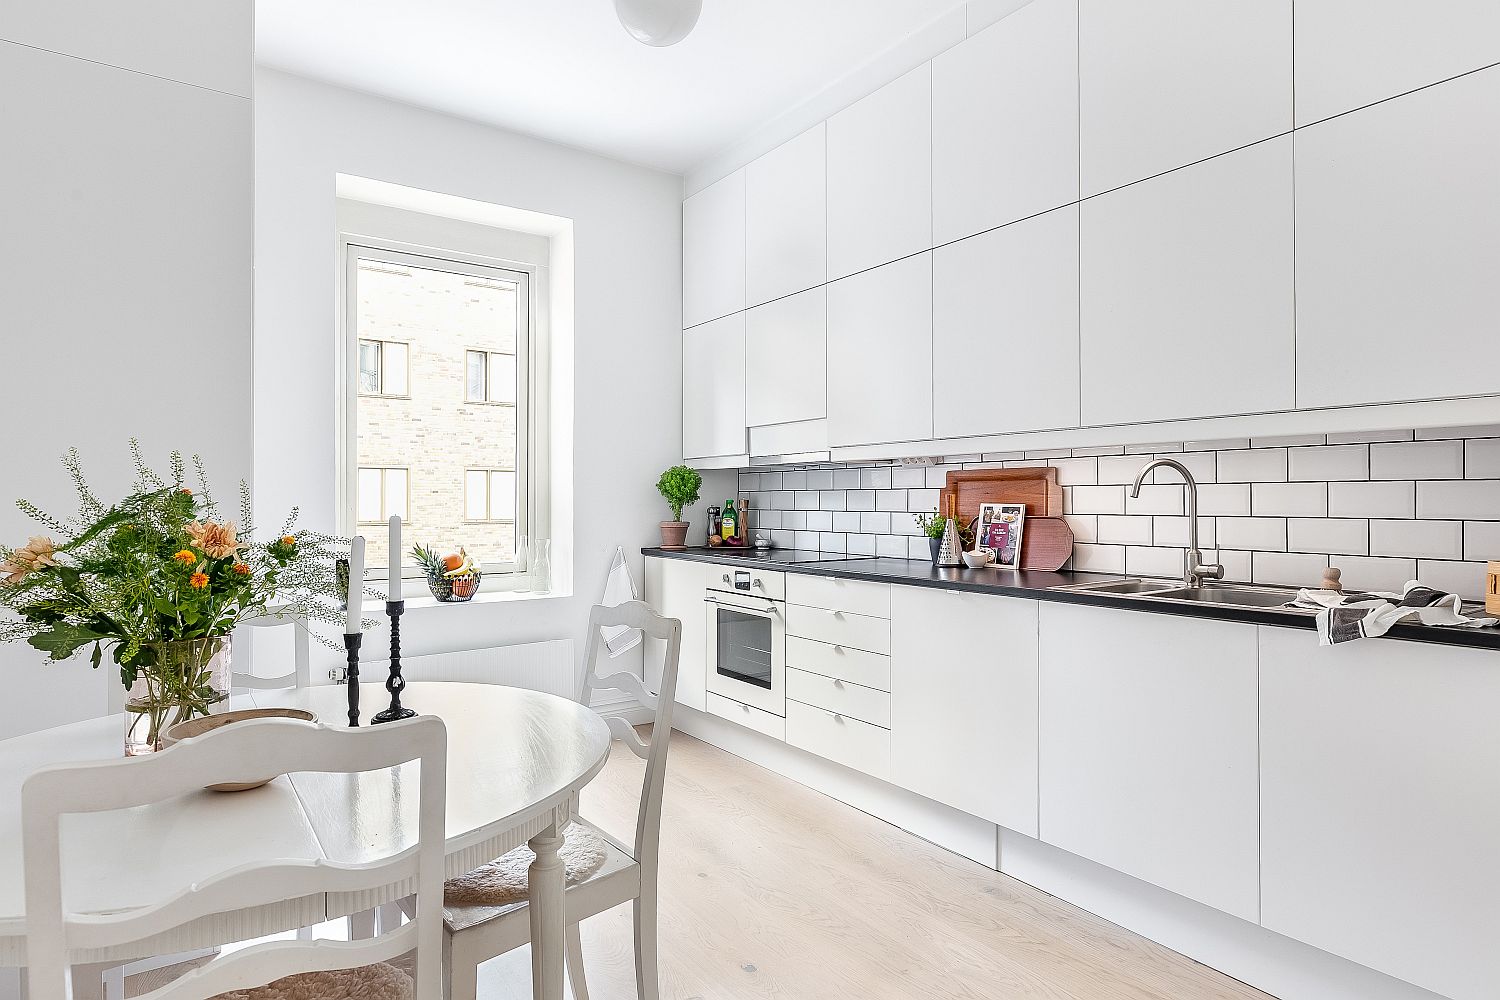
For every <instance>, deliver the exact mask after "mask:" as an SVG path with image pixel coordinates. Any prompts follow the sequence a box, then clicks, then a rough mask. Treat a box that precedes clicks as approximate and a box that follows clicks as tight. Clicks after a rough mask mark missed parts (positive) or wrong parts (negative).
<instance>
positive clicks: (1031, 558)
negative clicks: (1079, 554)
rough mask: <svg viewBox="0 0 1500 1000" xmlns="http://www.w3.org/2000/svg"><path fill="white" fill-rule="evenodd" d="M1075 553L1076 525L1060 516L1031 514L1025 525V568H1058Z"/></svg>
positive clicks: (1048, 569) (1022, 533)
mask: <svg viewBox="0 0 1500 1000" xmlns="http://www.w3.org/2000/svg"><path fill="white" fill-rule="evenodd" d="M1072 555H1073V529H1072V528H1071V527H1070V526H1069V525H1068V522H1067V521H1065V520H1063V519H1062V518H1060V517H1027V518H1026V521H1025V524H1024V526H1023V527H1022V529H1021V568H1022V569H1038V570H1046V571H1047V572H1049V573H1051V572H1055V571H1057V570H1060V569H1062V568H1063V566H1064V564H1066V563H1067V561H1068V560H1069V559H1070V558H1072Z"/></svg>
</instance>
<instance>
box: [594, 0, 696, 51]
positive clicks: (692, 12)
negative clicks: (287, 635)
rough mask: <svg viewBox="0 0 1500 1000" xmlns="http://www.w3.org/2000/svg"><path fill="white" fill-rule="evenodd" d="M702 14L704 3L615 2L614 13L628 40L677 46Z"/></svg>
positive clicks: (682, 0)
mask: <svg viewBox="0 0 1500 1000" xmlns="http://www.w3.org/2000/svg"><path fill="white" fill-rule="evenodd" d="M702 12H703V0H615V13H616V14H618V15H619V18H620V23H621V24H622V25H624V26H625V30H626V31H628V32H630V34H631V37H633V38H634V39H635V40H636V41H638V42H642V43H644V44H646V45H655V46H658V47H661V46H666V45H676V44H677V43H678V42H680V41H682V40H683V39H684V38H686V37H687V36H688V33H689V32H691V31H692V30H693V26H694V25H696V24H697V23H698V15H699V14H700V13H702Z"/></svg>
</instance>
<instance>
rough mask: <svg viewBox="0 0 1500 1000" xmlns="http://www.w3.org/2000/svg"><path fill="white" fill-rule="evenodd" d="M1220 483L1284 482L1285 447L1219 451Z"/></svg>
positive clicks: (1285, 479)
mask: <svg viewBox="0 0 1500 1000" xmlns="http://www.w3.org/2000/svg"><path fill="white" fill-rule="evenodd" d="M1218 464H1219V477H1218V478H1219V482H1221V483H1284V482H1286V481H1287V456H1286V449H1285V448H1259V449H1253V450H1249V451H1221V452H1219V463H1218Z"/></svg>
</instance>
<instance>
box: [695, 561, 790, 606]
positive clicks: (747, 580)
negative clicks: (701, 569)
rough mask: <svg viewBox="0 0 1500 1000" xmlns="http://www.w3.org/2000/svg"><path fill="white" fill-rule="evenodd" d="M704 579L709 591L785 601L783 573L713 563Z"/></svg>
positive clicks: (784, 575) (784, 576) (784, 578)
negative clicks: (725, 591) (722, 591)
mask: <svg viewBox="0 0 1500 1000" xmlns="http://www.w3.org/2000/svg"><path fill="white" fill-rule="evenodd" d="M704 579H705V583H706V585H707V586H708V589H710V590H727V591H729V592H730V593H733V594H748V595H749V596H751V597H768V598H770V599H771V600H773V601H781V600H785V599H786V574H785V573H777V572H775V571H772V570H763V569H753V568H751V567H749V566H726V565H724V564H723V563H715V564H713V565H711V566H709V567H708V573H707V575H706V577H705V578H704Z"/></svg>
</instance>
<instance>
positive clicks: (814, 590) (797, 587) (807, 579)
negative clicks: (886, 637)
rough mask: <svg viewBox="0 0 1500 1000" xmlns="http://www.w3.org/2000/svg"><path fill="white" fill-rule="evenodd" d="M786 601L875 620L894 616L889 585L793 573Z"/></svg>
mask: <svg viewBox="0 0 1500 1000" xmlns="http://www.w3.org/2000/svg"><path fill="white" fill-rule="evenodd" d="M786 599H787V603H789V604H803V605H806V606H807V607H810V608H832V609H833V610H835V611H847V612H848V613H850V614H854V615H869V616H870V617H872V618H889V617H890V616H891V585H890V584H888V583H868V582H866V581H864V580H841V579H839V578H838V577H833V576H808V575H806V574H803V573H793V574H792V575H791V577H790V578H789V579H788V580H787V581H786Z"/></svg>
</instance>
